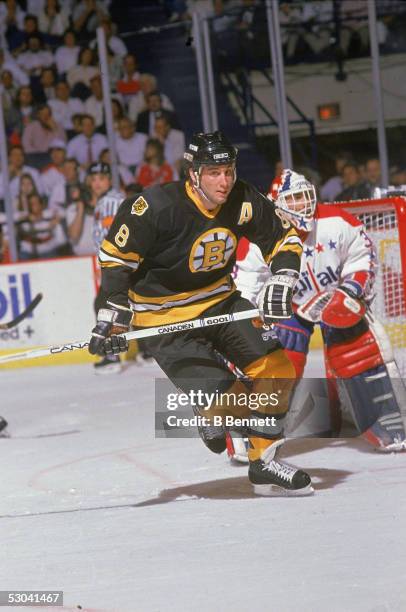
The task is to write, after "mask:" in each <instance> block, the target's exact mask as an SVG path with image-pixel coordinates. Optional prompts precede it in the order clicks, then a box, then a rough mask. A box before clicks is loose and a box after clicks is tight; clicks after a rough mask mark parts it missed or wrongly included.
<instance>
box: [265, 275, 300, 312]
mask: <svg viewBox="0 0 406 612" xmlns="http://www.w3.org/2000/svg"><path fill="white" fill-rule="evenodd" d="M298 278H299V274H298V273H297V272H295V270H280V271H279V272H278V273H277V274H274V275H273V276H271V278H270V279H269V280H268V281H267V282H266V283H265V284H264V286H263V287H262V289H261V291H260V292H259V294H258V299H257V304H258V310H259V314H260V317H261V319H262V320H263V321H264V323H267V324H270V323H273V322H274V321H275V320H278V319H289V317H291V316H292V314H293V310H292V297H293V289H294V287H295V285H296V282H297V279H298Z"/></svg>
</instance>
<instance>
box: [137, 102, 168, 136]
mask: <svg viewBox="0 0 406 612" xmlns="http://www.w3.org/2000/svg"><path fill="white" fill-rule="evenodd" d="M146 100H147V108H146V110H144V111H142V112H141V113H139V115H138V117H137V124H136V130H137V132H143V133H144V134H149V135H152V134H153V133H154V129H155V119H156V117H157V114H158V113H160V112H161V111H163V110H165V109H164V108H163V107H162V97H161V94H160V93H159V91H152V92H151V93H149V94H148V95H147V97H146ZM165 114H166V117H167V119H168V120H169V122H170V124H171V127H173V128H176V129H179V122H178V120H177V117H176V114H175V113H174V112H172V111H165Z"/></svg>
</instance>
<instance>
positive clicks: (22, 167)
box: [0, 145, 43, 199]
mask: <svg viewBox="0 0 406 612" xmlns="http://www.w3.org/2000/svg"><path fill="white" fill-rule="evenodd" d="M8 172H9V177H10V193H11V198H12V199H15V198H16V197H17V196H18V193H19V191H20V180H21V177H22V175H23V174H27V173H28V174H30V175H31V176H32V178H33V179H34V182H35V185H36V187H37V191H38V193H40V194H42V193H43V186H42V181H41V177H40V174H39V172H38V170H36V169H35V168H32V167H31V166H28V165H26V164H25V156H24V149H23V148H22V146H21V145H13V146H12V147H10V151H9V154H8ZM3 197H4V189H3V176H2V174H0V198H3Z"/></svg>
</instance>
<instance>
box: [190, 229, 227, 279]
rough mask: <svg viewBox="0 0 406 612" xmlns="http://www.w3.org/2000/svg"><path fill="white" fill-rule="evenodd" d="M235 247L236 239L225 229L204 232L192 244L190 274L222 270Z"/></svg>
mask: <svg viewBox="0 0 406 612" xmlns="http://www.w3.org/2000/svg"><path fill="white" fill-rule="evenodd" d="M236 246H237V238H236V237H235V236H234V234H233V233H232V232H230V230H228V229H227V228H225V227H218V228H216V229H213V230H209V231H207V232H204V234H202V235H201V236H199V238H197V240H195V242H194V243H193V246H192V249H191V251H190V256H189V268H190V270H191V272H209V271H210V270H216V269H219V268H224V266H226V265H227V263H228V261H229V259H230V257H231V256H232V254H233V253H234V251H235V248H236Z"/></svg>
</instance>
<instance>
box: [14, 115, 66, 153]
mask: <svg viewBox="0 0 406 612" xmlns="http://www.w3.org/2000/svg"><path fill="white" fill-rule="evenodd" d="M55 138H57V139H59V140H63V141H65V140H66V134H65V130H64V129H63V127H62V126H61V125H59V123H57V122H56V121H55V119H54V118H53V116H52V110H51V108H50V107H49V106H48V104H43V105H42V106H40V107H39V108H38V110H37V119H36V121H31V123H29V124H28V125H27V127H26V128H25V129H24V132H23V147H24V151H25V152H26V153H47V152H48V149H49V145H50V144H51V142H52V141H53V140H55Z"/></svg>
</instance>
